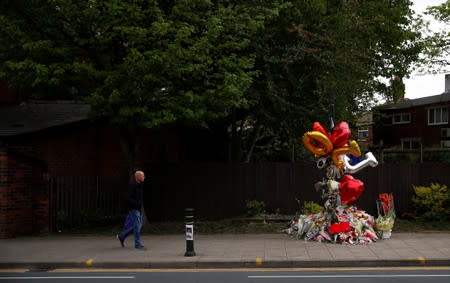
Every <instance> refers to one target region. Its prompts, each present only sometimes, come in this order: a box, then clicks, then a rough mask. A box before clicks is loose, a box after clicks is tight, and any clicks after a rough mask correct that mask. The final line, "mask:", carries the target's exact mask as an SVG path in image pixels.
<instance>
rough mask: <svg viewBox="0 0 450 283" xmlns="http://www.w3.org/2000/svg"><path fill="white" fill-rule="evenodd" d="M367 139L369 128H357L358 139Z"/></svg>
mask: <svg viewBox="0 0 450 283" xmlns="http://www.w3.org/2000/svg"><path fill="white" fill-rule="evenodd" d="M368 139H369V130H368V129H358V140H359V141H366V140H368Z"/></svg>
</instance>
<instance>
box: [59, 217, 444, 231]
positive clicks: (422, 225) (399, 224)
mask: <svg viewBox="0 0 450 283" xmlns="http://www.w3.org/2000/svg"><path fill="white" fill-rule="evenodd" d="M288 225H289V217H284V218H283V217H281V218H279V219H277V220H275V221H274V220H270V219H269V220H268V219H266V220H265V219H264V218H263V217H261V218H258V217H255V218H233V219H224V220H217V221H205V220H199V221H195V223H194V232H195V233H196V234H261V233H280V232H282V231H283V230H284V229H286V228H287V227H288ZM184 229H185V223H184V222H150V223H148V224H147V225H145V226H144V227H143V230H142V234H143V235H164V234H184ZM121 231H122V225H119V224H118V225H109V226H103V227H91V228H88V227H84V228H79V229H72V230H66V231H62V232H61V233H58V234H62V235H115V234H117V233H119V232H121ZM436 231H440V232H450V221H443V222H439V221H426V220H423V219H414V220H413V219H409V220H405V219H399V218H397V219H396V220H395V224H394V228H393V232H394V233H402V232H436Z"/></svg>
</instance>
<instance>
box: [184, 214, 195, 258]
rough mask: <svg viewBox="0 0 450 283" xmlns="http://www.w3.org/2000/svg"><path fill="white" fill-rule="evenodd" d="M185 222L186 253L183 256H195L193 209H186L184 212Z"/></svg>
mask: <svg viewBox="0 0 450 283" xmlns="http://www.w3.org/2000/svg"><path fill="white" fill-rule="evenodd" d="M184 211H185V220H186V253H184V256H195V251H194V211H195V210H194V209H193V208H186V209H185V210H184Z"/></svg>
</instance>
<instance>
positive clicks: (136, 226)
mask: <svg viewBox="0 0 450 283" xmlns="http://www.w3.org/2000/svg"><path fill="white" fill-rule="evenodd" d="M128 214H129V215H130V217H131V219H132V220H133V225H132V226H131V227H130V228H128V229H126V230H125V231H123V232H122V233H120V235H119V238H120V239H122V240H125V239H126V237H128V236H129V235H131V234H132V233H133V234H134V246H135V247H139V246H141V228H142V225H143V223H142V213H141V212H140V211H139V210H135V209H133V210H130V211H129V212H128Z"/></svg>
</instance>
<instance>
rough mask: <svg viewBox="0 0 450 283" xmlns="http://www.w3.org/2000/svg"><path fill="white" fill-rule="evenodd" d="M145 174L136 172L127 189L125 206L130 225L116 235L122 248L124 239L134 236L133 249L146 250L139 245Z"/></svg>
mask: <svg viewBox="0 0 450 283" xmlns="http://www.w3.org/2000/svg"><path fill="white" fill-rule="evenodd" d="M144 180H145V174H144V172H142V171H136V172H135V173H134V178H133V180H132V181H131V182H130V186H129V188H128V196H127V205H128V216H127V217H129V218H130V219H131V222H132V225H131V227H129V228H125V230H124V231H123V232H122V233H120V234H118V235H117V238H118V239H119V241H120V245H121V246H122V248H123V247H124V246H125V245H124V242H125V239H126V238H127V237H128V236H129V235H131V234H132V233H133V234H134V247H135V248H136V249H138V250H141V251H144V250H146V248H145V247H144V246H143V245H142V244H141V228H142V225H143V223H142V219H143V217H142V204H143V191H142V189H143V186H144Z"/></svg>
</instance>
